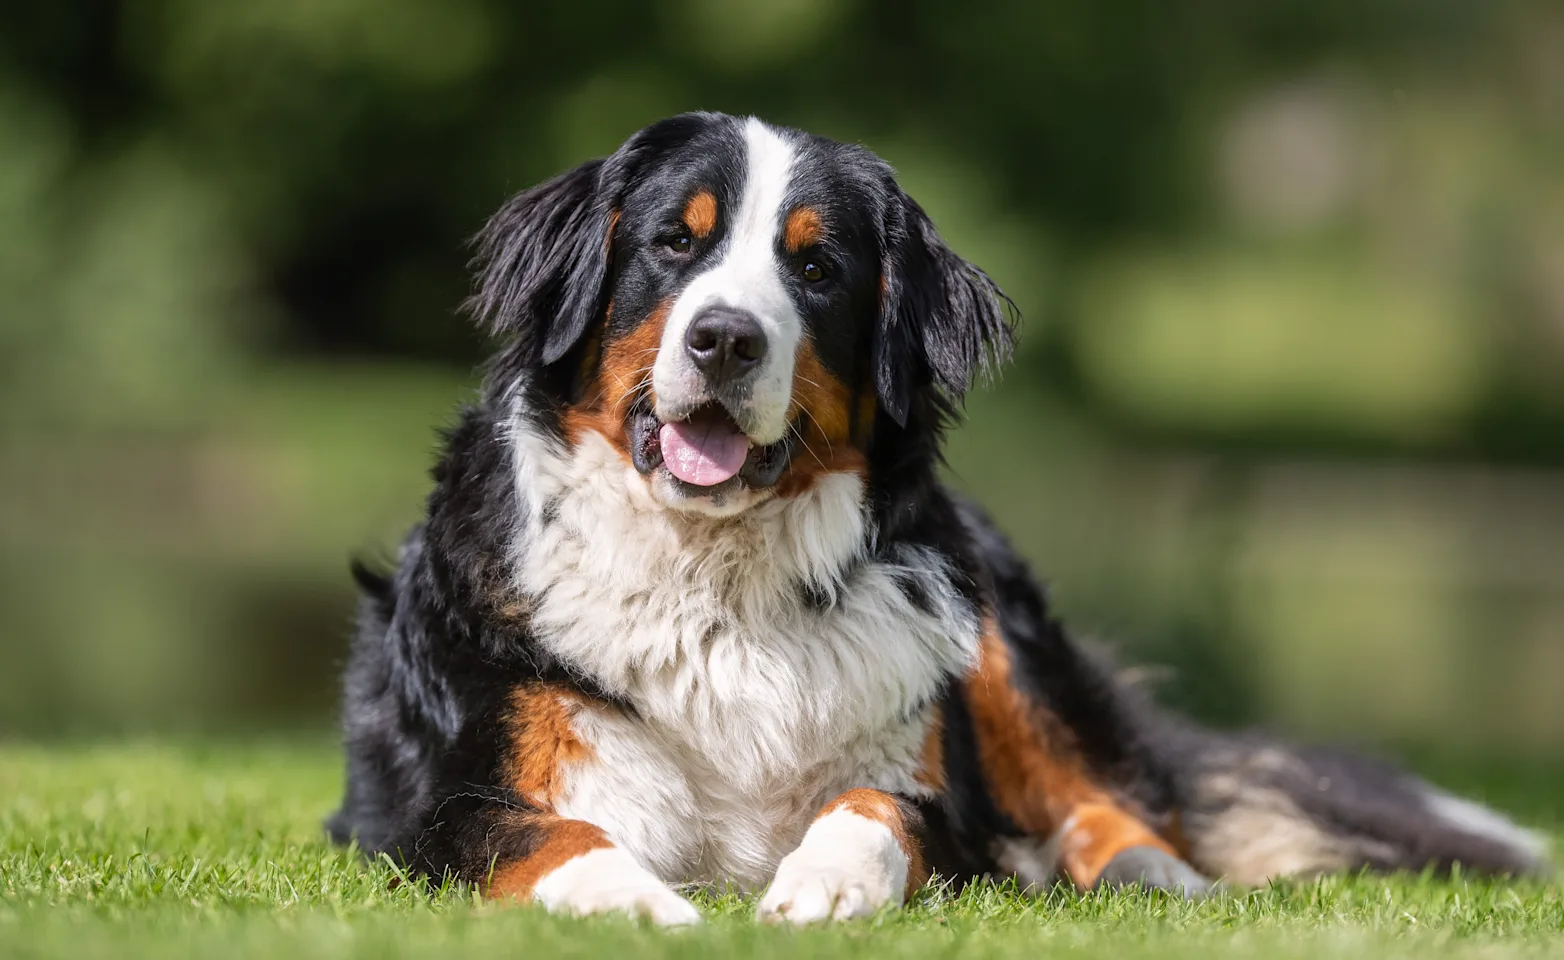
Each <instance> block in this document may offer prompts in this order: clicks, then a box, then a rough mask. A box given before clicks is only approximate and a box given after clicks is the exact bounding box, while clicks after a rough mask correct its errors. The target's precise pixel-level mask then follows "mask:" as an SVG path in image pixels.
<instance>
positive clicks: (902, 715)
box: [513, 425, 978, 886]
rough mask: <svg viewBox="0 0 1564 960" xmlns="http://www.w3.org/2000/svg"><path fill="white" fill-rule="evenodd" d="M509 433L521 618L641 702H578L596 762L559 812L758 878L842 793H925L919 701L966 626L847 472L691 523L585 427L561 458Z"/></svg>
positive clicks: (651, 850) (969, 637)
mask: <svg viewBox="0 0 1564 960" xmlns="http://www.w3.org/2000/svg"><path fill="white" fill-rule="evenodd" d="M513 442H514V444H515V454H516V460H517V470H518V484H517V489H518V494H519V497H520V505H521V507H522V511H523V514H524V515H525V516H526V517H527V518H528V522H527V524H526V527H525V533H524V535H523V536H521V537H519V538H518V540H517V543H516V545H515V550H516V556H515V564H516V568H515V569H516V578H517V586H518V587H519V588H520V589H521V590H522V591H524V592H525V593H526V594H527V595H528V596H529V597H530V598H531V600H532V604H531V606H532V611H533V616H532V626H533V630H534V632H535V634H536V635H537V637H538V640H539V642H541V643H543V644H545V645H546V646H547V647H548V648H549V649H550V650H551V651H552V652H554V653H555V654H557V655H559V656H561V657H563V658H565V659H566V660H568V661H569V662H570V663H571V664H573V665H574V666H575V667H577V668H578V669H581V670H584V671H586V672H587V673H588V674H590V675H591V677H592V678H593V680H594V681H596V682H597V683H598V684H599V685H600V686H602V687H603V688H604V689H605V690H607V691H610V692H612V693H614V694H617V695H619V696H621V697H623V698H625V699H626V700H628V701H629V702H630V703H631V704H632V705H633V706H634V708H635V714H634V716H630V715H627V714H624V715H622V714H615V713H613V712H611V711H591V710H584V711H582V712H580V713H578V715H577V719H576V726H577V730H578V732H579V733H580V735H581V736H582V738H583V739H584V740H585V741H586V742H587V743H588V744H589V745H591V747H592V748H593V751H594V757H593V759H592V760H590V761H587V762H584V763H582V764H579V765H578V766H577V767H576V768H574V769H572V770H570V771H568V772H567V774H566V777H565V789H564V791H563V793H562V795H561V797H560V800H559V804H558V806H559V810H560V812H561V813H563V814H565V815H566V816H572V817H579V818H581V819H586V820H590V821H592V822H594V823H597V824H599V825H600V826H602V827H603V828H604V829H605V830H606V831H607V832H608V833H609V835H610V836H611V837H613V838H614V839H615V840H616V841H617V842H618V843H620V844H621V845H624V846H625V847H626V848H628V849H629V850H630V851H631V852H632V853H634V854H635V855H636V856H637V857H638V858H639V859H640V860H641V862H643V863H644V864H645V865H646V866H648V867H649V868H651V869H652V870H653V871H654V872H656V873H657V874H658V875H660V876H662V877H663V878H664V879H667V880H672V881H680V880H702V881H717V882H721V881H731V882H735V883H738V884H740V885H742V886H753V885H756V884H759V883H762V882H764V881H765V880H766V879H767V878H768V877H769V876H770V872H771V870H772V869H773V868H774V867H775V866H776V863H777V861H778V860H779V859H780V858H781V857H782V856H783V855H784V854H786V853H787V852H788V851H789V850H790V849H791V848H792V846H793V845H795V844H796V843H797V841H798V839H799V838H800V837H801V836H802V835H803V832H804V829H805V828H806V827H807V826H808V824H809V822H810V820H811V818H812V817H813V815H814V813H815V812H816V811H817V810H818V809H819V807H820V806H821V805H823V804H824V803H825V802H827V801H828V800H830V799H831V797H833V796H834V795H835V794H836V793H839V792H841V791H842V790H846V789H849V788H851V787H859V786H868V787H878V788H880V789H886V790H895V791H901V792H905V793H913V794H916V793H918V792H919V791H920V790H921V788H920V787H919V786H918V784H917V783H916V781H915V780H914V779H913V777H914V774H915V772H916V771H917V769H918V764H919V759H920V755H921V748H922V743H923V737H924V732H925V728H926V725H927V715H928V707H927V705H928V703H929V700H930V698H931V697H932V696H933V695H934V694H935V693H936V691H937V690H938V689H939V686H940V684H941V683H942V682H943V680H944V679H945V678H946V677H948V676H950V675H951V674H952V673H955V672H959V671H960V670H962V669H963V668H964V667H965V666H966V665H967V664H969V663H970V662H971V661H972V658H973V657H974V656H975V651H976V649H977V636H978V624H977V621H976V618H975V616H974V615H973V613H972V612H971V610H970V608H969V607H968V606H967V605H966V604H965V603H963V602H962V601H961V599H960V598H959V597H957V596H956V595H955V594H954V591H953V590H952V589H951V587H950V586H949V584H948V582H947V580H946V578H945V576H944V573H945V570H944V568H943V566H942V561H941V560H940V559H939V558H938V557H937V556H936V555H934V554H933V553H931V552H928V551H923V550H919V549H911V548H905V549H902V550H901V551H899V552H893V553H892V554H891V556H890V558H889V559H886V558H883V557H874V556H872V554H871V552H870V549H869V543H870V536H871V532H870V531H869V530H868V529H867V527H866V524H867V520H866V518H865V515H864V510H863V504H862V499H863V488H862V481H861V480H860V479H859V478H858V477H856V476H852V475H845V474H843V475H833V476H828V477H826V478H823V479H822V480H821V481H820V482H818V483H816V484H815V486H814V488H813V489H812V490H811V491H809V492H808V493H806V494H804V495H802V496H799V497H796V498H792V499H789V500H786V501H783V500H772V501H768V502H765V503H762V504H759V505H758V506H755V507H753V508H751V509H750V510H748V511H746V512H745V513H743V514H740V515H739V516H736V517H731V518H723V519H717V518H710V517H692V516H688V515H684V514H680V513H676V512H672V511H669V510H666V509H664V508H663V507H661V506H660V505H658V504H657V503H656V502H655V501H654V500H653V499H652V497H651V495H650V494H649V492H648V491H647V489H646V484H645V482H644V480H642V478H641V477H640V476H639V475H638V474H636V473H635V471H634V470H633V469H632V468H631V467H629V466H628V465H627V464H625V463H624V461H623V460H622V459H621V458H620V457H619V455H618V454H617V453H616V452H615V451H614V450H613V449H612V448H611V447H610V446H609V445H608V443H607V442H606V441H603V440H601V439H600V438H598V437H596V435H589V436H588V438H587V439H586V440H584V441H583V442H582V443H580V444H579V445H577V447H576V448H575V449H574V450H571V451H569V452H568V453H567V452H566V451H563V450H561V449H559V448H558V447H557V446H555V445H554V444H552V443H550V442H548V441H546V440H545V439H543V438H541V437H538V436H537V435H536V434H534V433H532V432H531V431H530V430H528V429H527V428H525V427H523V426H519V425H518V427H517V429H516V430H515V432H514V434H513ZM545 513H546V514H547V520H546V522H545ZM905 579H913V580H916V581H918V584H919V587H920V588H921V589H920V590H919V591H918V594H919V600H920V602H919V603H914V602H913V601H912V600H910V599H909V598H908V596H907V592H908V591H905V590H904V589H902V587H901V586H900V585H899V581H901V580H905ZM805 585H810V586H811V588H812V590H813V591H814V592H815V593H817V594H823V595H825V596H827V597H829V598H830V602H829V603H826V604H811V603H807V602H805V601H804V599H803V597H804V592H803V590H802V589H801V588H803V587H804V586H805Z"/></svg>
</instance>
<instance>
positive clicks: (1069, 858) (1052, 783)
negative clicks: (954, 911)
mask: <svg viewBox="0 0 1564 960" xmlns="http://www.w3.org/2000/svg"><path fill="white" fill-rule="evenodd" d="M1016 679H1017V678H1016V677H1015V676H1014V673H1013V671H1012V663H1011V656H1010V651H1009V649H1008V647H1007V646H1006V644H1005V641H1004V639H1003V638H1002V637H1001V636H1000V635H999V632H998V628H997V625H994V624H993V623H992V622H991V623H990V628H989V629H988V630H987V631H985V634H984V638H983V643H982V647H981V653H980V657H979V662H978V664H977V666H976V668H975V669H974V670H973V671H972V673H971V674H970V675H969V676H968V678H967V682H966V684H965V689H964V699H965V701H966V706H967V710H968V712H969V713H970V715H971V720H972V732H973V735H974V737H975V740H976V746H977V753H978V760H979V765H980V767H981V769H982V773H983V778H984V781H985V786H986V788H987V790H988V793H989V794H990V796H991V798H992V800H993V802H994V805H995V806H996V807H997V809H998V811H999V812H1000V813H1002V814H1003V815H1004V816H1005V817H1006V818H1007V819H1008V820H1009V821H1010V823H1011V825H1013V827H1014V831H1015V836H1014V837H1013V838H1011V839H1009V840H1004V841H1001V842H1000V849H999V852H998V860H999V863H1000V866H1001V867H1003V868H1004V869H1006V870H1007V871H1009V872H1011V873H1013V874H1015V875H1017V876H1018V877H1019V878H1021V879H1022V880H1024V881H1027V882H1031V883H1036V884H1044V883H1047V882H1049V881H1051V880H1052V879H1053V876H1054V874H1055V873H1058V874H1062V875H1063V876H1065V877H1067V878H1068V879H1069V880H1070V881H1071V882H1072V883H1074V884H1075V885H1076V886H1077V887H1081V888H1086V887H1093V886H1097V885H1114V886H1122V885H1129V884H1140V885H1142V886H1145V887H1157V888H1161V889H1166V890H1170V891H1180V892H1182V893H1183V894H1184V895H1186V896H1194V895H1197V894H1199V893H1201V892H1203V891H1204V890H1205V889H1206V888H1207V887H1208V883H1207V882H1206V880H1205V878H1204V877H1202V876H1201V875H1200V874H1199V873H1197V872H1196V871H1195V870H1194V869H1193V868H1192V867H1190V866H1189V865H1188V864H1186V863H1185V862H1184V861H1183V859H1182V857H1181V856H1180V854H1179V851H1178V850H1177V849H1176V848H1175V846H1174V844H1173V842H1172V839H1173V838H1172V837H1170V836H1164V834H1163V832H1159V831H1158V830H1157V829H1155V828H1154V827H1153V826H1152V825H1151V823H1149V822H1148V820H1147V818H1146V817H1145V816H1143V815H1142V814H1141V813H1140V812H1139V811H1138V810H1137V809H1136V806H1137V805H1136V804H1135V803H1134V801H1133V800H1132V799H1130V798H1129V797H1127V796H1124V795H1122V794H1121V793H1120V792H1119V791H1116V790H1115V789H1113V788H1112V787H1111V786H1110V785H1109V784H1107V783H1105V782H1103V780H1102V779H1101V778H1100V777H1098V776H1096V775H1095V774H1094V772H1093V771H1092V770H1091V769H1090V767H1089V765H1088V764H1087V763H1086V761H1085V759H1084V758H1083V757H1082V755H1081V753H1080V751H1079V750H1078V748H1077V746H1076V738H1075V736H1074V734H1073V732H1072V731H1071V730H1070V729H1069V728H1068V727H1066V726H1065V725H1064V724H1063V723H1062V722H1061V721H1060V719H1059V718H1058V717H1056V716H1054V715H1053V714H1052V713H1051V712H1050V711H1049V710H1048V709H1047V708H1046V707H1045V706H1044V705H1042V704H1040V703H1038V702H1037V701H1036V700H1035V699H1034V698H1033V697H1032V696H1031V695H1030V694H1029V693H1028V692H1027V691H1025V690H1024V689H1022V688H1021V687H1020V686H1018V685H1017V683H1016ZM1168 832H1169V833H1172V831H1168Z"/></svg>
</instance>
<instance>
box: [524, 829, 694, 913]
mask: <svg viewBox="0 0 1564 960" xmlns="http://www.w3.org/2000/svg"><path fill="white" fill-rule="evenodd" d="M532 896H533V899H535V900H537V901H538V902H539V903H541V904H543V906H545V907H547V908H548V910H549V912H550V913H570V914H576V915H578V916H585V915H588V914H594V913H625V914H629V915H630V916H632V917H635V918H638V919H645V920H650V921H651V922H653V923H655V924H657V925H658V926H663V927H675V926H686V925H688V924H693V923H700V922H701V915H700V911H698V910H696V909H695V905H694V904H692V903H690V901H688V900H686V899H684V898H683V897H681V896H679V895H678V894H677V893H674V892H673V891H672V890H671V889H669V888H668V886H667V884H665V883H663V882H662V881H661V880H659V879H657V878H656V877H655V876H653V875H652V874H651V872H650V871H648V870H647V869H646V868H645V867H643V866H641V865H640V864H639V863H636V862H635V858H633V857H631V856H630V855H629V854H628V853H625V852H624V851H623V850H620V849H618V848H617V847H603V848H601V849H598V850H590V851H588V852H586V853H583V854H581V855H580V856H578V857H574V858H572V859H570V860H568V861H566V862H565V863H564V864H562V865H560V866H559V867H557V868H555V869H554V870H553V871H551V872H550V873H549V874H548V875H547V876H545V877H544V878H543V879H542V880H539V881H538V885H537V886H536V887H535V888H534V889H533V894H532Z"/></svg>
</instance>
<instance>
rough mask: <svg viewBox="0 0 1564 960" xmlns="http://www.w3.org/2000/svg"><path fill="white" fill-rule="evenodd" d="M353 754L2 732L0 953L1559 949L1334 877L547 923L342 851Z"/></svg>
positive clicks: (1533, 913) (1527, 909) (1542, 917)
mask: <svg viewBox="0 0 1564 960" xmlns="http://www.w3.org/2000/svg"><path fill="white" fill-rule="evenodd" d="M338 763H339V761H338V757H337V754H336V751H335V750H334V749H333V748H332V747H331V745H330V744H328V743H324V742H309V743H303V744H298V743H262V744H256V743H250V744H239V745H235V744H228V745H209V746H190V745H183V746H177V745H166V744H153V743H147V744H132V745H117V746H103V747H62V748H52V747H39V746H15V745H13V746H0V955H3V956H23V957H72V958H83V957H95V956H114V957H119V956H156V957H178V956H192V957H224V958H238V957H249V956H256V957H261V956H284V957H288V958H293V960H305V958H313V957H347V956H363V957H399V956H407V957H414V956H417V957H422V958H427V957H431V956H451V957H457V956H469V957H473V956H476V957H483V956H487V957H498V956H515V957H578V956H579V957H599V956H603V957H609V958H618V960H652V958H656V957H664V956H681V957H682V956H729V955H741V956H783V955H786V956H819V957H866V958H874V960H891V958H896V957H911V956H954V955H958V954H959V955H970V956H985V957H987V956H993V957H1016V958H1022V957H1025V958H1028V960H1033V958H1039V957H1093V958H1134V957H1147V958H1153V957H1154V958H1181V957H1190V958H1195V957H1200V958H1208V957H1223V956H1253V955H1263V956H1280V957H1320V956H1331V957H1336V956H1373V957H1379V956H1386V957H1417V958H1425V960H1426V958H1430V957H1445V956H1451V957H1456V956H1480V957H1503V956H1510V955H1516V956H1524V955H1545V954H1560V955H1564V901H1561V897H1560V891H1559V888H1558V886H1557V885H1556V884H1539V883H1503V882H1488V881H1478V880H1470V879H1465V878H1460V879H1456V880H1453V881H1435V880H1431V879H1427V878H1421V877H1400V878H1395V879H1390V880H1385V879H1377V878H1356V877H1354V878H1331V879H1327V880H1324V881H1319V882H1304V883H1299V884H1296V885H1288V886H1276V887H1272V888H1270V889H1265V890H1257V891H1246V892H1235V893H1228V894H1226V895H1223V896H1221V897H1218V898H1217V899H1214V900H1211V901H1207V902H1204V903H1199V904H1185V903H1182V902H1177V901H1173V900H1171V899H1168V898H1165V897H1162V896H1160V895H1144V894H1140V893H1136V892H1129V893H1120V894H1112V895H1107V894H1095V893H1093V894H1087V895H1076V894H1074V893H1071V892H1068V891H1065V890H1062V889H1059V890H1054V891H1051V892H1048V893H1047V894H1046V895H1044V896H1041V897H1036V898H1033V897H1029V896H1024V895H1022V894H1020V893H1018V892H1016V891H1015V890H1013V889H1010V888H1008V887H1005V886H992V885H981V886H977V887H973V888H969V889H968V890H966V891H964V892H961V893H959V894H955V893H951V892H949V891H947V890H940V889H931V890H927V891H925V892H924V893H923V894H921V895H920V896H919V898H918V900H917V902H915V903H914V904H913V906H912V907H910V908H909V909H906V910H902V911H893V912H887V913H885V914H882V915H881V916H879V917H876V918H874V919H872V920H867V921H862V922H858V923H852V924H847V925H842V926H837V927H833V928H814V929H807V930H802V931H794V930H788V929H779V928H772V927H766V926H762V925H759V924H757V923H755V922H754V921H753V919H752V910H753V902H752V901H749V900H745V899H741V898H738V897H717V896H711V895H698V900H699V902H700V903H701V905H702V907H703V909H704V910H705V912H706V915H707V923H706V924H705V925H704V926H703V927H701V928H700V929H697V930H692V931H686V932H678V933H672V934H665V933H662V932H659V931H657V930H655V929H651V928H647V927H642V926H637V925H636V924H634V923H632V922H629V921H623V920H612V919H608V920H603V919H599V920H574V919H568V918H557V917H549V916H547V915H545V914H543V913H541V912H539V911H537V910H534V909H531V908H518V907H514V906H512V907H501V906H497V905H492V904H484V903H479V902H477V901H476V900H475V899H474V898H473V896H472V894H471V892H470V891H467V890H462V889H459V888H452V889H446V890H442V891H439V892H436V893H434V894H430V893H427V892H425V891H424V890H423V889H422V888H419V887H416V886H414V885H411V884H397V883H395V882H394V881H395V874H394V871H393V870H392V868H391V867H390V866H388V865H386V864H369V863H366V862H364V861H363V860H361V859H360V858H358V857H356V856H354V855H352V854H350V853H348V852H344V851H342V850H338V849H334V848H333V847H331V846H330V845H328V844H327V843H326V842H325V841H324V840H323V838H322V836H321V832H320V820H321V817H322V815H324V814H325V813H326V812H327V811H328V810H329V809H330V808H331V805H332V804H333V802H334V801H335V800H336V797H337V790H338V787H339V783H340V771H339V767H338ZM628 802H634V798H628Z"/></svg>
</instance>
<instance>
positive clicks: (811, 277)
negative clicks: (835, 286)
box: [798, 260, 825, 283]
mask: <svg viewBox="0 0 1564 960" xmlns="http://www.w3.org/2000/svg"><path fill="white" fill-rule="evenodd" d="M798 275H799V276H801V277H803V278H804V279H805V280H808V281H809V282H810V283H819V282H820V281H821V280H824V279H825V270H823V269H822V268H821V266H820V264H818V263H815V262H814V261H813V260H810V261H808V262H807V263H805V264H804V265H803V266H802V267H800V268H799V271H798Z"/></svg>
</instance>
